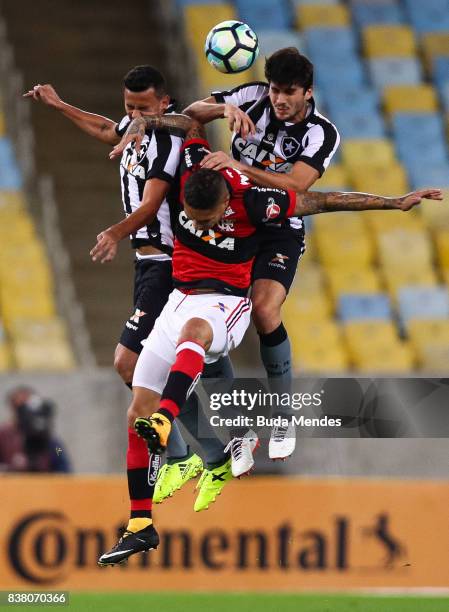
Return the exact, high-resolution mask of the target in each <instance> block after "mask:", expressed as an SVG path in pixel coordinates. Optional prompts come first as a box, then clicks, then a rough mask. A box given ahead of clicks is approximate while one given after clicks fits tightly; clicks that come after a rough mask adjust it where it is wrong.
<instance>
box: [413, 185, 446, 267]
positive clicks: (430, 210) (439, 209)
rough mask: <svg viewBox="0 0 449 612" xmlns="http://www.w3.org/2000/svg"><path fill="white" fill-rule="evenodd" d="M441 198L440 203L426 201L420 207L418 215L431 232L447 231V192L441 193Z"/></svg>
mask: <svg viewBox="0 0 449 612" xmlns="http://www.w3.org/2000/svg"><path fill="white" fill-rule="evenodd" d="M443 197H444V199H443V201H442V202H437V201H433V200H427V201H426V202H425V204H424V206H420V209H419V212H420V215H421V217H422V219H423V221H424V223H425V224H426V226H427V227H429V228H430V229H432V230H438V229H446V230H447V229H449V190H445V191H443ZM448 261H449V260H448Z"/></svg>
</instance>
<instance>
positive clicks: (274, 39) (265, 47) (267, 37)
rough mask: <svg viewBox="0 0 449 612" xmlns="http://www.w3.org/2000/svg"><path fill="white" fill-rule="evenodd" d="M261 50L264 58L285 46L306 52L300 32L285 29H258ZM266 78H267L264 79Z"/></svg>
mask: <svg viewBox="0 0 449 612" xmlns="http://www.w3.org/2000/svg"><path fill="white" fill-rule="evenodd" d="M257 38H258V39H259V51H260V55H261V57H262V58H265V57H268V56H269V55H271V54H272V53H274V52H275V51H277V50H278V49H282V48H283V47H296V48H297V49H298V50H299V51H301V52H304V46H305V43H304V40H303V38H302V36H301V34H299V32H294V31H287V32H285V31H283V30H281V31H280V30H271V29H270V30H258V31H257ZM264 80H265V79H264Z"/></svg>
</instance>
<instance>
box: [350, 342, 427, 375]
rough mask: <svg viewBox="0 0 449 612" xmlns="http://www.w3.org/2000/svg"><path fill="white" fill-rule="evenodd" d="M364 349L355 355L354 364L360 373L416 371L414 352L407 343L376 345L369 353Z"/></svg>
mask: <svg viewBox="0 0 449 612" xmlns="http://www.w3.org/2000/svg"><path fill="white" fill-rule="evenodd" d="M364 348H365V349H366V346H365V345H363V346H362V347H360V349H361V350H360V352H356V353H354V354H353V364H354V366H355V368H356V370H357V372H359V373H362V372H363V373H365V374H369V373H372V374H377V375H379V374H404V373H408V372H410V371H411V370H413V369H414V366H415V359H414V355H413V351H412V350H411V348H410V347H409V346H408V345H407V344H406V343H405V342H401V341H399V340H398V341H396V342H394V343H385V344H378V345H377V344H376V345H374V346H373V347H372V348H371V349H370V350H369V351H368V350H366V351H364V350H363V349H364Z"/></svg>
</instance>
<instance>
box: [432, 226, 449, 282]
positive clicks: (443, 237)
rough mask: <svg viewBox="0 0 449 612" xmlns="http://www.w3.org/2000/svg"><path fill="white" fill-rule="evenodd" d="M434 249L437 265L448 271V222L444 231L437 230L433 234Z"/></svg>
mask: <svg viewBox="0 0 449 612" xmlns="http://www.w3.org/2000/svg"><path fill="white" fill-rule="evenodd" d="M435 247H436V252H437V256H438V263H439V264H440V266H441V267H442V268H444V269H446V270H449V222H448V225H447V227H446V228H445V229H437V231H436V232H435Z"/></svg>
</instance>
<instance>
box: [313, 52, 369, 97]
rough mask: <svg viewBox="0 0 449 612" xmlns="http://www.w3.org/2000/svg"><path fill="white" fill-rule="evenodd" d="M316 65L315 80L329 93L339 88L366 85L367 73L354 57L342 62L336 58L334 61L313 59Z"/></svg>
mask: <svg viewBox="0 0 449 612" xmlns="http://www.w3.org/2000/svg"><path fill="white" fill-rule="evenodd" d="M312 61H313V62H314V65H315V70H316V73H315V76H314V80H315V82H316V84H317V85H318V87H319V88H320V89H322V90H324V91H326V92H327V91H329V90H332V89H335V88H338V87H344V88H346V87H348V88H354V87H363V86H364V85H365V72H364V70H363V66H362V63H361V62H360V61H359V59H358V58H357V57H356V56H354V57H352V58H346V59H344V60H342V59H341V58H339V57H337V56H336V57H335V58H334V59H332V60H327V59H323V58H320V59H318V60H317V59H313V58H312Z"/></svg>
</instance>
